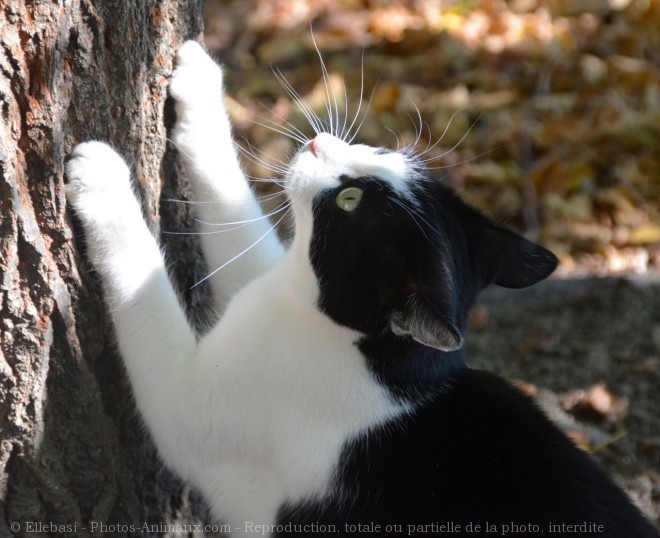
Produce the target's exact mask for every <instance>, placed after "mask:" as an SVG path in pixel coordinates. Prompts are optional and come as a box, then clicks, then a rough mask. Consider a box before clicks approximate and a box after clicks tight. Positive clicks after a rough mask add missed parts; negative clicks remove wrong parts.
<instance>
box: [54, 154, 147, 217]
mask: <svg viewBox="0 0 660 538" xmlns="http://www.w3.org/2000/svg"><path fill="white" fill-rule="evenodd" d="M66 176H67V180H68V183H67V185H66V197H67V200H68V201H69V203H70V204H71V205H72V206H73V208H74V209H75V211H76V213H77V214H78V215H79V216H80V217H81V218H82V219H83V220H84V221H90V220H98V219H99V218H101V217H102V216H104V215H111V214H112V213H115V214H116V213H118V211H119V208H120V207H126V206H133V205H135V198H134V196H133V192H132V190H131V183H130V172H129V169H128V166H127V165H126V163H125V162H124V160H123V159H122V158H121V157H120V156H119V155H118V154H117V152H116V151H115V150H114V149H112V148H111V147H110V146H109V145H108V144H105V143H103V142H84V143H83V144H78V145H77V146H76V147H75V148H74V149H73V152H72V153H71V158H70V160H69V162H68V163H67V164H66ZM118 206H119V207H118Z"/></svg>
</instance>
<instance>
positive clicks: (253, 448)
mask: <svg viewBox="0 0 660 538" xmlns="http://www.w3.org/2000/svg"><path fill="white" fill-rule="evenodd" d="M176 65H177V67H176V69H175V72H174V74H173V77H172V79H171V82H170V86H169V91H170V94H171V96H172V97H173V98H174V100H175V102H176V114H177V121H176V126H175V127H174V131H173V137H174V141H175V143H176V145H177V147H178V148H179V149H180V152H181V157H182V161H183V163H184V168H185V170H186V173H187V175H188V178H189V180H190V182H191V189H192V199H193V200H195V201H199V202H201V203H198V204H195V205H194V209H195V212H196V217H197V219H198V220H199V221H201V222H205V223H225V224H229V223H232V224H231V226H232V227H233V228H232V230H231V232H229V233H222V234H213V233H211V234H202V235H201V243H202V250H203V254H204V256H205V258H206V261H207V263H208V265H209V267H211V268H221V270H218V271H216V272H215V273H214V274H213V276H212V277H211V278H210V279H209V283H210V286H211V289H212V293H213V300H214V303H215V305H217V307H218V309H219V310H220V311H221V312H222V314H221V317H220V320H219V321H218V322H217V324H216V325H215V326H214V327H213V328H212V329H211V330H210V331H209V332H208V333H207V334H205V335H204V336H202V337H198V336H197V335H196V334H195V332H194V331H193V329H192V328H191V325H190V323H189V322H188V320H187V319H186V316H185V314H184V311H183V310H182V308H181V306H180V304H179V300H178V298H177V295H176V293H175V291H174V289H173V287H172V285H171V283H170V280H169V279H168V273H167V269H166V267H165V265H164V262H163V258H162V256H161V252H160V249H159V246H158V243H157V241H156V240H155V239H154V238H153V237H152V234H151V233H150V232H149V229H148V228H147V226H146V224H145V222H144V221H143V217H142V213H141V209H140V204H139V203H138V200H137V198H136V196H135V195H134V194H133V192H132V189H131V182H130V174H129V170H128V167H127V165H126V164H125V162H124V161H123V159H122V158H121V157H120V156H119V155H118V154H117V153H116V152H115V151H114V150H113V149H112V148H111V147H110V146H108V145H107V144H105V143H102V142H86V143H82V144H80V145H78V146H76V147H75V149H74V150H73V152H72V156H71V158H70V160H69V162H68V164H67V176H68V184H67V187H66V193H67V198H68V201H69V203H70V205H71V207H72V208H73V210H74V211H75V213H76V215H77V216H78V217H79V219H80V222H81V223H82V226H83V228H84V232H85V236H86V242H87V255H88V257H89V260H90V261H91V263H92V265H93V268H94V269H95V270H96V271H97V272H98V273H99V274H100V276H101V280H102V284H103V289H104V295H105V300H106V302H107V306H108V308H109V309H110V311H111V313H112V316H113V319H114V324H115V329H116V337H117V342H118V347H119V351H120V354H121V356H122V357H123V360H124V364H125V367H126V370H127V372H128V376H129V379H130V383H131V385H132V389H133V393H134V395H135V401H136V403H137V407H138V409H139V411H140V413H141V415H142V417H143V419H144V421H145V423H146V425H147V426H148V429H149V431H150V433H151V435H152V436H153V440H154V442H155V444H156V446H157V448H158V451H159V454H160V456H161V457H162V459H163V461H164V462H165V463H166V465H168V466H169V467H170V468H171V469H172V470H174V471H175V472H176V473H177V474H178V475H180V476H181V477H182V478H183V479H184V480H186V481H189V482H190V483H192V484H193V485H194V486H195V487H197V488H198V489H199V491H200V492H201V493H202V495H203V496H204V498H205V499H206V501H207V502H208V504H209V506H210V508H211V511H212V514H213V516H214V517H215V518H217V519H218V520H220V521H223V522H226V523H227V524H228V525H229V526H230V527H231V529H232V535H234V536H240V535H252V534H255V533H258V534H260V535H268V536H285V535H286V536H293V535H298V536H308V535H309V536H312V535H327V536H337V535H339V536H350V535H355V534H360V533H362V532H370V533H375V534H378V535H381V536H398V535H403V534H405V535H419V536H421V535H424V534H428V533H429V532H433V531H436V532H452V534H455V535H460V536H463V535H466V536H467V535H473V534H475V533H484V532H496V533H498V534H508V535H516V536H528V535H529V536H536V535H538V534H540V533H542V532H545V533H554V534H556V535H558V536H561V535H564V534H565V535H567V536H568V535H575V534H576V532H578V531H579V532H582V531H585V533H588V532H587V531H586V529H587V527H586V525H591V526H592V527H591V530H592V531H593V532H594V533H595V534H598V535H599V536H607V537H613V538H614V537H616V538H621V537H624V536H625V537H642V536H644V537H648V536H658V534H657V533H656V531H655V530H654V529H653V527H652V526H651V525H650V523H649V522H647V521H646V520H645V519H644V518H643V517H642V516H641V514H640V513H639V511H638V510H637V509H636V508H635V507H634V506H633V505H632V504H631V502H630V501H629V500H628V498H627V497H626V495H625V494H624V493H623V492H622V491H621V490H620V489H619V488H618V487H616V486H615V485H614V484H613V483H612V482H611V481H610V480H609V479H608V478H606V476H605V475H604V474H603V473H602V472H601V471H600V470H599V468H598V467H597V466H596V465H595V464H594V463H593V462H592V461H591V460H590V459H589V457H588V456H587V455H585V454H584V453H582V452H581V451H580V450H578V449H577V448H576V447H575V446H574V445H573V444H572V442H570V441H569V440H568V439H567V438H566V437H565V436H564V435H563V434H562V433H561V432H560V431H559V430H558V429H557V428H556V427H555V426H554V425H552V423H551V422H550V421H549V420H548V419H547V418H546V417H545V415H544V414H543V413H542V412H541V411H540V410H539V409H538V408H537V406H536V405H535V404H534V403H533V401H532V400H531V399H530V398H529V397H528V396H526V395H524V394H523V393H522V392H520V391H519V390H518V389H516V388H514V387H513V386H512V385H510V384H509V383H508V382H506V381H504V380H502V379H500V378H498V377H496V376H494V375H492V374H490V373H486V372H483V371H478V370H474V369H471V368H469V367H467V366H466V364H465V362H464V357H463V351H462V350H463V341H464V334H465V328H466V319H467V315H468V310H469V309H470V307H471V305H472V304H473V303H474V301H475V298H476V296H477V294H478V292H479V291H480V290H481V289H483V288H484V287H486V286H487V285H489V284H491V283H494V284H496V285H500V286H504V287H508V288H523V287H527V286H531V285H533V284H534V283H536V282H538V281H540V280H542V279H544V278H546V277H547V276H549V275H550V274H551V273H552V272H553V270H554V269H555V267H556V265H557V259H556V258H555V256H554V255H553V254H552V253H550V252H549V251H548V250H546V249H545V248H543V247H541V246H539V245H536V244H534V243H533V242H531V241H529V240H527V239H525V238H524V237H522V236H521V235H519V234H517V233H515V232H513V231H511V230H509V229H507V228H505V227H503V226H501V225H498V224H496V223H495V222H493V221H492V220H490V219H489V218H487V217H486V216H484V215H482V214H481V213H480V212H478V211H477V210H475V209H473V208H472V207H471V206H469V205H467V204H466V203H464V202H463V201H462V200H461V199H460V198H459V197H458V196H457V195H456V194H455V193H454V192H453V191H452V190H451V189H450V188H448V187H446V186H444V185H443V184H441V183H439V182H438V181H435V180H434V179H433V178H432V177H431V175H430V173H429V171H428V170H427V169H426V168H425V165H424V163H423V162H422V159H420V158H419V157H418V156H417V155H416V154H415V153H414V151H412V150H410V149H408V150H399V151H390V150H388V149H385V148H374V147H370V146H366V145H360V144H351V143H349V142H348V138H347V136H346V135H347V133H346V131H347V129H345V128H342V129H339V126H338V122H337V121H335V126H334V128H333V129H330V130H331V131H332V132H318V133H317V135H316V136H315V137H314V138H313V139H311V140H302V141H301V142H303V143H302V144H301V147H300V148H299V150H298V151H297V153H296V154H295V156H294V157H293V159H292V161H291V163H290V165H289V168H288V171H287V173H286V176H285V179H284V185H285V189H284V191H285V193H286V195H287V198H288V202H286V204H285V205H283V206H282V207H281V208H280V209H279V210H278V211H281V212H282V213H283V212H284V211H285V210H286V211H289V210H290V211H292V212H293V216H294V223H295V235H294V237H293V240H292V242H291V244H290V245H289V246H288V247H286V248H285V246H283V245H282V243H281V242H280V240H279V239H278V237H277V235H276V234H275V233H274V231H273V226H274V225H273V224H271V222H270V221H269V220H268V219H267V218H265V217H266V216H265V215H264V214H263V212H262V209H261V207H260V205H259V203H258V201H257V199H256V198H255V196H254V194H253V193H252V191H251V189H250V186H249V184H248V181H247V180H246V178H245V177H244V175H243V173H242V171H241V167H240V164H239V162H238V159H237V154H236V151H235V148H234V144H233V142H232V135H231V126H230V123H229V119H228V116H227V113H226V111H225V109H224V108H223V104H222V100H221V99H220V97H221V94H222V91H223V73H222V70H221V68H220V67H219V66H218V65H217V64H216V63H215V62H214V61H213V60H212V59H211V58H210V57H209V56H208V55H207V54H206V52H205V51H204V49H203V48H202V47H201V46H200V45H199V44H197V43H196V42H192V41H190V42H187V43H185V44H184V45H183V46H182V47H181V48H180V50H179V51H178V53H177V58H176ZM310 121H312V124H313V126H314V127H315V128H316V130H317V131H322V129H321V127H322V126H321V124H320V123H319V122H318V121H317V120H314V119H313V118H312V119H311V120H310ZM343 127H345V123H344V125H343ZM348 131H350V129H348ZM250 246H252V248H249V247H250ZM228 260H231V263H227V261H228ZM442 525H445V526H446V527H442ZM447 525H449V526H451V527H449V526H447ZM553 525H554V527H553ZM580 525H582V527H579V526H580ZM571 526H574V527H571ZM451 529H453V530H451ZM575 529H578V530H577V531H576V530H575ZM594 529H595V530H594ZM589 532H591V531H589Z"/></svg>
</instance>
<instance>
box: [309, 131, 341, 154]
mask: <svg viewBox="0 0 660 538" xmlns="http://www.w3.org/2000/svg"><path fill="white" fill-rule="evenodd" d="M345 146H348V144H347V143H346V142H344V141H343V140H341V139H339V138H337V137H336V136H334V135H331V134H330V133H319V134H318V135H316V137H315V138H313V139H312V140H311V141H310V142H309V148H308V149H309V151H311V152H312V154H314V155H315V156H316V157H332V156H333V155H335V154H338V152H341V151H342V150H343V149H344V148H345Z"/></svg>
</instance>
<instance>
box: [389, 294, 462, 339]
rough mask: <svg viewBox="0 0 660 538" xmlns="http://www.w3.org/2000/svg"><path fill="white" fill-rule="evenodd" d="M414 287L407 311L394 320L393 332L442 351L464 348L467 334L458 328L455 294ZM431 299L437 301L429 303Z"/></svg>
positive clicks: (393, 314)
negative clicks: (464, 338)
mask: <svg viewBox="0 0 660 538" xmlns="http://www.w3.org/2000/svg"><path fill="white" fill-rule="evenodd" d="M436 284H438V283H436ZM445 284H447V283H445ZM411 287H412V290H411V294H410V296H409V297H408V300H407V301H406V303H405V305H404V306H403V308H402V309H401V310H399V311H396V312H394V313H392V314H391V316H390V320H389V321H390V330H391V331H392V332H393V333H394V334H396V335H397V336H408V337H410V338H412V339H413V340H415V341H416V342H419V343H420V344H424V345H425V346H429V347H433V348H435V349H440V350H442V351H455V350H457V349H459V348H460V347H462V346H463V334H462V332H461V330H460V329H459V326H458V318H457V316H456V305H455V304H454V299H453V297H454V294H453V293H451V291H450V290H449V289H448V287H447V285H445V286H438V287H436V286H434V287H433V288H432V289H424V288H423V287H422V288H420V287H418V286H417V284H415V285H412V286H411ZM443 290H444V291H443ZM427 296H429V298H431V297H432V298H433V300H432V301H431V300H429V299H427Z"/></svg>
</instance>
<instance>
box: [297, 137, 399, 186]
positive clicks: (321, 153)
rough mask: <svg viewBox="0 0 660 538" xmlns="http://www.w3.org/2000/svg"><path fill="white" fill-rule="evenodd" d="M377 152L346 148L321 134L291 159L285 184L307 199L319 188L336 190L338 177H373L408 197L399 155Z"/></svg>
mask: <svg viewBox="0 0 660 538" xmlns="http://www.w3.org/2000/svg"><path fill="white" fill-rule="evenodd" d="M377 150H378V148H374V147H371V146H366V145H363V144H355V145H350V144H348V143H346V142H344V141H343V140H341V139H339V138H337V137H335V136H333V135H331V134H329V133H321V134H319V135H317V136H316V138H314V140H313V141H311V142H309V143H308V144H306V145H305V147H304V148H303V151H301V152H299V153H298V155H297V156H296V157H295V159H294V160H293V162H292V163H291V169H290V171H289V174H288V178H287V181H288V183H289V185H290V187H291V190H292V192H293V193H296V194H304V195H305V197H306V198H309V197H313V196H314V195H315V194H316V193H317V192H318V191H319V190H321V189H323V188H329V187H336V186H338V185H339V184H340V183H339V181H338V178H339V177H341V176H348V177H366V176H373V177H378V178H379V179H382V180H384V181H387V182H388V183H389V184H390V185H391V186H392V187H393V188H395V189H396V190H397V191H398V192H399V193H400V194H402V195H403V196H409V195H410V183H409V181H408V173H407V170H408V167H407V163H406V159H405V157H404V156H403V155H402V154H400V153H383V154H379V153H376V151H377Z"/></svg>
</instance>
